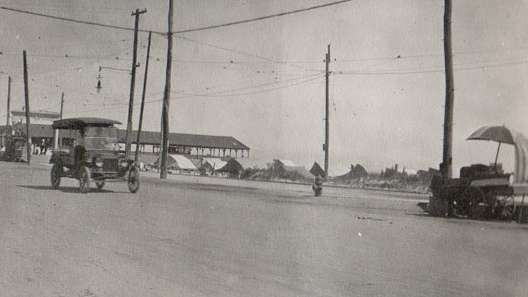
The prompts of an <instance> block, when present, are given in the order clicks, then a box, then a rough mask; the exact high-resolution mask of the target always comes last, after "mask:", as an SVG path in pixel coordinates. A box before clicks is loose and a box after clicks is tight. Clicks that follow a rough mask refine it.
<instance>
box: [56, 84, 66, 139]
mask: <svg viewBox="0 0 528 297" xmlns="http://www.w3.org/2000/svg"><path fill="white" fill-rule="evenodd" d="M63 107H64V92H62V94H61V105H60V113H59V119H60V120H62V108H63ZM59 130H60V129H55V143H54V145H55V149H58V148H59V146H60V143H61V141H60V138H59V137H60V135H59V132H60V131H59Z"/></svg>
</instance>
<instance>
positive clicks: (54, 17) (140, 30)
mask: <svg viewBox="0 0 528 297" xmlns="http://www.w3.org/2000/svg"><path fill="white" fill-rule="evenodd" d="M0 9H3V10H7V11H11V12H16V13H22V14H28V15H33V16H39V17H44V18H49V19H54V20H58V21H64V22H70V23H77V24H82V25H90V26H96V27H103V28H109V29H116V30H124V31H134V28H129V27H125V26H118V25H109V24H103V23H98V22H92V21H84V20H78V19H72V18H67V17H60V16H54V15H49V14H44V13H39V12H33V11H29V10H23V9H17V8H10V7H6V6H0ZM138 31H139V32H143V33H148V32H150V31H152V30H144V29H138ZM152 33H153V34H158V35H167V34H166V33H165V32H161V31H152Z"/></svg>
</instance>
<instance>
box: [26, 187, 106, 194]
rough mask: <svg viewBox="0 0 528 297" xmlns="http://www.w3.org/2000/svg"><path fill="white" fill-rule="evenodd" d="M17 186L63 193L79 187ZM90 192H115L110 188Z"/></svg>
mask: <svg viewBox="0 0 528 297" xmlns="http://www.w3.org/2000/svg"><path fill="white" fill-rule="evenodd" d="M17 187H20V188H25V189H32V190H45V191H60V192H63V193H78V194H81V193H80V192H79V188H77V187H59V188H58V189H54V188H52V187H51V186H34V185H17ZM90 193H115V192H114V191H110V190H105V189H102V190H97V189H90Z"/></svg>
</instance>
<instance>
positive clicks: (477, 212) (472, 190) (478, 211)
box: [464, 187, 488, 220]
mask: <svg viewBox="0 0 528 297" xmlns="http://www.w3.org/2000/svg"><path fill="white" fill-rule="evenodd" d="M464 196H465V199H467V201H468V202H469V218H470V219H474V220H478V219H483V218H484V216H485V213H486V210H487V208H488V204H487V203H486V201H485V195H484V192H482V190H481V189H479V188H476V187H469V188H467V189H466V191H465V192H464Z"/></svg>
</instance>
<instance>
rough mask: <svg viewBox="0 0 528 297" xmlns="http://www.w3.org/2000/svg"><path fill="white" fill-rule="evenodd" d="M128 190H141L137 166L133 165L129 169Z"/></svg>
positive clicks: (131, 191) (132, 191)
mask: <svg viewBox="0 0 528 297" xmlns="http://www.w3.org/2000/svg"><path fill="white" fill-rule="evenodd" d="M128 190H129V191H130V193H136V192H137V191H138V190H139V170H138V169H137V167H136V166H131V167H130V170H129V171H128Z"/></svg>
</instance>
